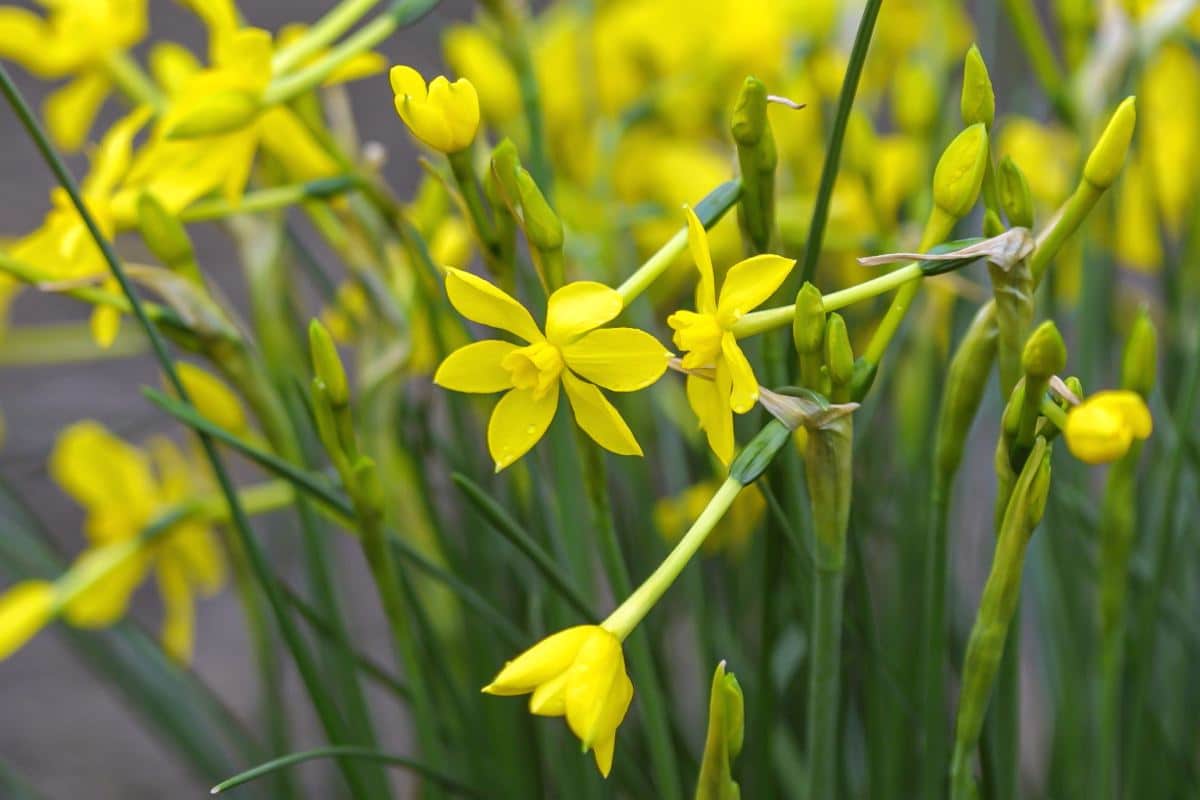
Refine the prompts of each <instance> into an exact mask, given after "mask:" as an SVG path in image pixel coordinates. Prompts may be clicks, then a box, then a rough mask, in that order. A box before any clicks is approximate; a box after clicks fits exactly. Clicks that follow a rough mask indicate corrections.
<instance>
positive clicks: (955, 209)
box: [933, 123, 988, 219]
mask: <svg viewBox="0 0 1200 800" xmlns="http://www.w3.org/2000/svg"><path fill="white" fill-rule="evenodd" d="M987 162H988V135H987V128H985V127H984V126H983V123H976V124H974V125H972V126H971V127H969V128H967V129H966V130H964V131H962V132H961V133H960V134H958V136H956V137H954V141H952V142H950V144H949V145H948V146H947V147H946V150H945V152H943V153H942V157H941V159H940V160H939V161H938V164H937V168H936V169H935V170H934V172H933V201H934V203H935V204H936V205H937V207H938V208H939V209H940V210H941V211H942V212H943V213H945V214H947V215H949V216H951V217H953V218H954V219H961V218H962V217H965V216H966V215H967V214H969V213H970V212H971V208H972V206H974V205H975V200H976V199H977V198H978V197H979V189H980V187H981V186H982V185H983V175H984V173H985V172H986V171H987Z"/></svg>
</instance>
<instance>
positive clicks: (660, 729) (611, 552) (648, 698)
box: [580, 436, 699, 800]
mask: <svg viewBox="0 0 1200 800" xmlns="http://www.w3.org/2000/svg"><path fill="white" fill-rule="evenodd" d="M580 449H581V450H582V451H583V452H582V456H583V467H584V483H585V484H586V487H585V488H586V490H587V494H588V500H589V502H590V504H591V508H592V522H593V525H594V527H595V529H596V535H597V538H598V540H599V544H600V558H601V561H602V562H603V564H604V570H605V573H606V574H607V575H608V580H609V582H610V584H611V585H612V590H613V594H614V595H616V596H617V597H630V596H631V592H632V586H631V585H630V580H629V569H628V567H626V565H625V557H624V555H623V554H622V552H621V543H620V541H619V540H618V539H617V529H616V525H615V523H614V521H613V516H612V507H611V506H610V505H609V499H608V480H607V475H606V470H605V467H604V454H603V452H602V451H601V450H600V447H599V446H598V445H596V444H595V443H593V442H592V441H591V440H585V439H584V438H583V437H582V436H580ZM685 538H686V537H685ZM697 546H699V545H698V544H697ZM669 558H670V556H668V559H669ZM680 569H682V566H680ZM676 574H678V572H676ZM643 586H644V584H643ZM664 588H665V587H664ZM639 591H640V590H639ZM653 591H654V590H653V589H650V590H648V592H647V594H653ZM660 594H661V591H660ZM622 607H624V605H623V606H622ZM636 607H637V608H645V606H644V605H638V606H636ZM618 610H619V609H618ZM643 614H644V612H643ZM614 616H616V614H615V612H614ZM627 623H628V621H627V620H623V619H622V618H621V617H618V620H617V621H616V622H615V623H614V622H613V619H612V617H609V619H608V620H606V621H605V622H604V623H601V624H602V625H604V627H606V628H608V629H609V630H610V631H613V633H614V634H616V635H617V636H618V637H619V638H624V637H623V636H622V634H624V636H627V637H628V638H627V639H626V640H625V641H626V645H625V649H626V651H627V652H628V654H629V661H630V667H631V668H632V671H633V679H634V682H635V684H636V685H637V687H638V691H639V692H640V694H641V698H642V707H643V709H644V711H645V714H644V717H643V719H644V721H645V726H646V738H647V740H648V741H649V743H650V760H651V763H652V766H653V772H654V780H655V784H656V786H655V791H656V793H657V796H658V797H661V798H665V799H666V800H676V799H677V798H682V797H683V786H682V785H681V784H680V781H679V772H678V769H677V766H676V760H675V747H674V745H673V744H672V741H671V724H670V720H669V718H668V716H667V713H668V712H667V706H666V702H665V698H664V694H663V689H662V685H661V683H660V682H659V679H658V674H657V672H656V670H655V668H654V660H653V658H652V657H651V653H650V640H649V638H648V637H647V636H646V635H645V634H644V633H642V632H640V631H638V632H636V633H633V632H632V631H633V629H632V628H631V627H627Z"/></svg>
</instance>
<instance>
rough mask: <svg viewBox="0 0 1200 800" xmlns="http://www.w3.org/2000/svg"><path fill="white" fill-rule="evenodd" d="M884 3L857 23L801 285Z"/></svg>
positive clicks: (813, 265) (817, 243) (874, 0)
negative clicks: (872, 36)
mask: <svg viewBox="0 0 1200 800" xmlns="http://www.w3.org/2000/svg"><path fill="white" fill-rule="evenodd" d="M882 6H883V0H868V2H867V5H866V8H864V9H863V14H862V18H861V19H860V20H859V23H858V33H857V34H855V37H854V47H853V48H852V49H851V51H850V60H849V61H848V62H847V64H846V76H845V78H843V79H842V92H841V95H840V96H839V97H838V106H837V112H836V114H835V115H834V118H833V129H832V130H831V131H830V132H829V144H828V146H827V147H826V148H825V163H824V165H823V166H822V167H821V182H820V184H819V185H818V187H817V198H816V201H815V203H814V204H813V214H812V222H811V223H809V226H808V241H807V242H805V246H804V266H803V267H802V268H801V270H800V281H801V283H803V282H806V281H811V280H812V279H813V275H814V273H815V272H816V269H817V258H818V257H819V256H820V255H821V245H822V244H823V243H824V240H825V224H826V222H828V220H829V203H830V200H831V199H832V198H833V187H834V184H835V183H836V182H837V174H838V166H839V163H840V162H841V158H842V143H843V142H844V141H845V138H846V126H847V125H848V124H849V122H850V110H851V108H853V106H854V97H855V95H856V94H857V93H858V81H859V78H860V77H861V76H862V71H863V65H864V64H865V63H866V61H867V51H868V50H869V49H870V47H871V35H872V34H873V33H874V32H875V20H876V18H877V17H878V16H879V9H880V8H881V7H882Z"/></svg>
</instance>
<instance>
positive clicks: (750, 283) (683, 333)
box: [667, 208, 796, 464]
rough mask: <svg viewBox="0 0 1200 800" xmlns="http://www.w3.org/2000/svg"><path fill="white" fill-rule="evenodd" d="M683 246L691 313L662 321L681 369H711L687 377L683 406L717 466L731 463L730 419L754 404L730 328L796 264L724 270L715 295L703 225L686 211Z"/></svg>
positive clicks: (746, 367)
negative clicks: (691, 269)
mask: <svg viewBox="0 0 1200 800" xmlns="http://www.w3.org/2000/svg"><path fill="white" fill-rule="evenodd" d="M686 211H687V220H688V247H689V249H690V250H691V253H692V259H693V260H694V261H695V262H696V268H697V269H698V270H699V271H700V282H699V283H698V284H697V286H696V310H695V311H676V312H675V313H674V314H672V315H671V316H670V317H668V318H667V324H668V325H670V326H671V328H672V329H674V331H675V338H674V340H675V346H676V347H678V348H679V349H680V350H684V351H685V355H684V357H683V367H684V369H688V370H698V369H707V370H711V371H712V373H711V376H705V375H699V374H689V375H688V378H687V396H688V403H689V404H690V405H691V407H692V410H693V411H694V412H696V416H697V417H699V419H700V427H701V428H702V429H703V430H704V433H705V435H706V436H707V437H708V445H709V447H711V448H712V451H713V452H714V453H716V455H717V457H718V458H720V459H721V461H722V463H724V464H729V463H730V461H732V460H733V447H734V442H733V414H734V413H737V414H745V413H746V412H747V411H749V410H750V409H752V408H753V407H754V404H755V403H756V402H757V401H758V381H757V379H756V378H755V377H754V370H753V368H751V366H750V362H749V361H748V360H747V359H746V354H745V353H743V352H742V349H741V347H739V346H738V343H737V338H736V337H735V336H734V333H733V326H734V324H735V323H736V322H737V321H738V319H740V318H741V316H742V315H743V314H745V313H746V312H748V311H752V310H753V309H755V308H757V307H758V306H759V305H761V304H762V303H764V302H766V300H767V299H768V298H769V297H770V296H771V295H772V294H774V293H775V290H776V289H778V288H779V287H780V285H782V284H783V282H784V280H785V279H786V278H787V276H788V273H789V272H791V270H792V267H793V266H795V264H796V262H795V260H794V259H790V258H784V257H783V256H776V255H757V256H752V257H750V258H747V259H746V260H744V261H741V262H739V263H737V264H734V265H733V266H732V267H730V268H729V271H728V272H727V273H726V274H725V280H724V281H723V282H722V285H721V292H720V295H719V296H718V294H717V291H716V282H715V278H714V277H713V265H712V256H711V254H710V253H709V249H708V238H707V236H706V235H705V233H704V226H703V225H702V224H701V223H700V220H699V218H697V216H696V214H695V212H693V211H692V210H691V209H690V208H689V209H686Z"/></svg>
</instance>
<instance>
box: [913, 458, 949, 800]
mask: <svg viewBox="0 0 1200 800" xmlns="http://www.w3.org/2000/svg"><path fill="white" fill-rule="evenodd" d="M952 478H953V476H952V475H949V476H948V475H945V474H943V473H941V472H938V473H936V474H935V475H934V479H933V484H932V488H931V497H930V505H931V506H932V507H931V509H930V523H929V527H930V530H929V535H928V538H927V539H926V541H925V580H924V582H923V584H924V602H923V603H922V611H923V614H924V617H923V621H922V631H923V636H924V638H923V647H922V650H921V672H920V675H921V678H920V679H921V697H920V701H921V702H920V706H919V707H920V709H921V734H922V735H923V736H924V751H923V752H922V753H921V759H920V761H919V764H918V771H919V773H920V790H921V792H920V795H919V796H920V797H922V798H925V800H939V798H941V797H943V796H944V795H945V776H946V739H947V732H948V720H947V718H946V705H945V704H946V698H945V693H946V651H947V650H948V649H949V647H948V645H949V639H950V629H949V624H948V623H947V615H946V595H947V593H948V588H949V587H948V584H949V569H948V564H947V562H948V560H949V558H948V556H949V549H950V548H949V542H948V536H947V528H948V525H949V516H950V490H951V485H952Z"/></svg>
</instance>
